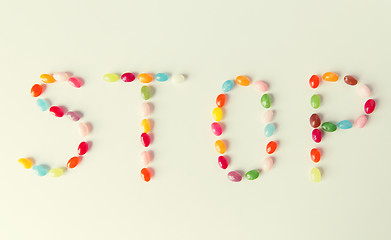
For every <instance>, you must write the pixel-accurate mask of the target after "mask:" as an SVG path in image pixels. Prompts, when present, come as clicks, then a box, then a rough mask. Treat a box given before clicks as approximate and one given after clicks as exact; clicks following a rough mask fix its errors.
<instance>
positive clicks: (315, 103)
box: [311, 94, 321, 109]
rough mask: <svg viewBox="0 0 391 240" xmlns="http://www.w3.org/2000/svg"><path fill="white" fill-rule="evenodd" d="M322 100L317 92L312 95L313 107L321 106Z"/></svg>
mask: <svg viewBox="0 0 391 240" xmlns="http://www.w3.org/2000/svg"><path fill="white" fill-rule="evenodd" d="M320 102H321V100H320V96H319V95H316V94H315V95H313V96H312V97H311V106H312V107H313V108H315V109H317V108H319V107H320Z"/></svg>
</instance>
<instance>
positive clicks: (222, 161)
mask: <svg viewBox="0 0 391 240" xmlns="http://www.w3.org/2000/svg"><path fill="white" fill-rule="evenodd" d="M218 163H219V166H220V167H221V168H222V169H227V167H228V161H227V159H226V158H225V157H224V156H219V159H218Z"/></svg>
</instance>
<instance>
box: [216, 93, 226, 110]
mask: <svg viewBox="0 0 391 240" xmlns="http://www.w3.org/2000/svg"><path fill="white" fill-rule="evenodd" d="M225 100H226V96H225V94H220V95H218V96H217V98H216V105H217V106H218V107H219V108H222V107H223V106H224V105H225Z"/></svg>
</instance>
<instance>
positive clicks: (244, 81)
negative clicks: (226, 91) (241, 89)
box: [235, 76, 250, 86]
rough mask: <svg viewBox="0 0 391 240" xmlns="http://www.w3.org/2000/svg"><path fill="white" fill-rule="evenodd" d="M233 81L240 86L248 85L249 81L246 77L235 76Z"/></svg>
mask: <svg viewBox="0 0 391 240" xmlns="http://www.w3.org/2000/svg"><path fill="white" fill-rule="evenodd" d="M235 80H236V83H237V84H239V85H241V86H248V85H250V79H249V78H248V77H246V76H237V77H236V79H235Z"/></svg>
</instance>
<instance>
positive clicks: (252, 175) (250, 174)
mask: <svg viewBox="0 0 391 240" xmlns="http://www.w3.org/2000/svg"><path fill="white" fill-rule="evenodd" d="M258 177H259V171H258V170H251V171H248V172H246V178H247V179H248V180H255V179H257V178H258Z"/></svg>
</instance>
